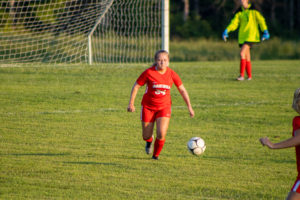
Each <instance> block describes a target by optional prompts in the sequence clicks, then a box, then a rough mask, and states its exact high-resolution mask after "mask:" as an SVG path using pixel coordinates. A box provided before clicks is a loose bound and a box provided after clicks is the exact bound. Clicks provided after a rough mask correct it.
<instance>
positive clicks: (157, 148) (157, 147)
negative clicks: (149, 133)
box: [152, 117, 170, 159]
mask: <svg viewBox="0 0 300 200" xmlns="http://www.w3.org/2000/svg"><path fill="white" fill-rule="evenodd" d="M169 123H170V118H169V117H160V118H157V119H156V140H155V143H154V151H153V157H152V158H153V159H157V158H158V156H159V154H160V152H161V150H162V148H163V146H164V144H165V140H166V135H167V131H168V127H169Z"/></svg>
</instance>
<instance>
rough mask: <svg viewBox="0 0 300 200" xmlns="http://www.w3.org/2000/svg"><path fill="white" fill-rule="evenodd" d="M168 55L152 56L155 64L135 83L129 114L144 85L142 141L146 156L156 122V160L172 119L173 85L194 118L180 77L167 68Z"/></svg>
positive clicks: (162, 51)
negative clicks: (171, 93) (143, 141)
mask: <svg viewBox="0 0 300 200" xmlns="http://www.w3.org/2000/svg"><path fill="white" fill-rule="evenodd" d="M168 66H169V54H168V52H166V51H164V50H160V51H158V52H156V54H155V63H154V65H153V66H152V67H150V68H148V69H147V70H145V71H144V72H143V73H142V74H141V75H140V76H139V78H138V79H137V81H136V82H135V83H134V85H133V87H132V90H131V95H130V100H129V105H128V107H127V111H128V112H134V111H135V107H134V100H135V97H136V95H137V92H138V90H139V88H140V87H141V86H143V85H145V84H147V88H146V92H145V94H144V96H143V100H142V109H141V121H142V131H143V139H144V140H145V141H146V147H145V150H146V153H147V154H150V153H151V151H152V141H153V128H154V123H155V122H156V140H155V143H154V151H153V156H152V158H153V159H156V160H157V159H158V156H159V154H160V152H161V150H162V148H163V146H164V143H165V137H166V134H167V130H168V126H169V122H170V117H171V95H170V90H171V87H172V85H173V83H174V84H175V85H176V87H177V89H178V91H179V93H180V94H181V96H182V97H183V99H184V101H185V103H186V105H187V107H188V110H189V113H190V117H194V110H193V108H192V105H191V103H190V98H189V95H188V93H187V91H186V89H185V88H184V86H183V84H182V81H181V79H180V77H179V76H178V75H177V74H176V72H174V71H173V70H172V69H170V68H169V67H168Z"/></svg>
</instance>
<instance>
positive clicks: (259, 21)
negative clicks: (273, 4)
mask: <svg viewBox="0 0 300 200" xmlns="http://www.w3.org/2000/svg"><path fill="white" fill-rule="evenodd" d="M241 4H242V6H241V8H240V9H239V10H238V11H237V12H236V13H235V15H234V17H233V19H232V20H231V22H230V24H229V25H228V26H227V28H226V29H225V31H224V32H223V34H222V38H223V40H224V41H226V39H227V38H228V33H229V32H232V31H235V30H236V29H237V28H239V33H238V42H239V46H240V47H241V50H240V56H241V62H240V76H239V77H238V78H237V80H238V81H243V80H245V78H244V74H245V70H246V72H247V75H248V79H247V80H251V79H252V74H251V56H250V49H251V47H252V45H253V44H254V43H258V42H260V41H264V40H267V39H269V38H270V34H269V31H268V27H267V25H266V21H265V18H264V17H263V16H262V14H261V13H260V12H259V11H257V10H256V9H255V8H254V6H253V5H252V4H251V3H250V2H249V0H241ZM260 31H262V32H263V35H262V37H261V39H260Z"/></svg>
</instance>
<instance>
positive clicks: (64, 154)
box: [1, 153, 70, 156]
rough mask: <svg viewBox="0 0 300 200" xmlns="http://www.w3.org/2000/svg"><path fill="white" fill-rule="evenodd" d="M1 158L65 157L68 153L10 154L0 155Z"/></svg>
mask: <svg viewBox="0 0 300 200" xmlns="http://www.w3.org/2000/svg"><path fill="white" fill-rule="evenodd" d="M1 155H2V156H66V155H70V153H11V154H1Z"/></svg>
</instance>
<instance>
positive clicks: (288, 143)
mask: <svg viewBox="0 0 300 200" xmlns="http://www.w3.org/2000/svg"><path fill="white" fill-rule="evenodd" d="M260 142H261V144H262V145H265V146H267V147H269V148H270V149H284V148H288V147H294V146H298V145H300V129H298V130H296V131H295V132H294V137H291V138H289V139H287V140H284V141H281V142H278V143H272V142H271V141H270V140H269V138H267V137H265V138H260Z"/></svg>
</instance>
